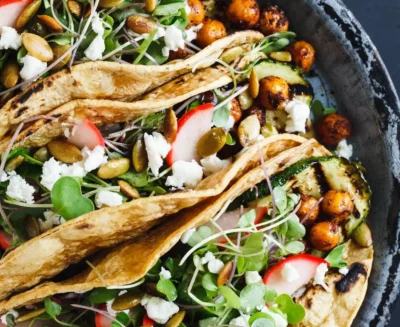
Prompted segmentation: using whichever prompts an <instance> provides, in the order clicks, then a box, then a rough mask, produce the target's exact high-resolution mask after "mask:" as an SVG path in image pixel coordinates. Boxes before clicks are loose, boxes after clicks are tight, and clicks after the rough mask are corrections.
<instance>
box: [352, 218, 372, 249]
mask: <svg viewBox="0 0 400 327" xmlns="http://www.w3.org/2000/svg"><path fill="white" fill-rule="evenodd" d="M351 237H352V238H353V240H354V241H356V242H357V243H358V244H359V245H361V246H362V247H365V248H367V247H370V246H371V245H372V233H371V230H370V229H369V227H368V225H367V224H366V223H362V224H361V225H360V226H358V227H357V229H356V230H355V231H354V232H353V234H352V235H351Z"/></svg>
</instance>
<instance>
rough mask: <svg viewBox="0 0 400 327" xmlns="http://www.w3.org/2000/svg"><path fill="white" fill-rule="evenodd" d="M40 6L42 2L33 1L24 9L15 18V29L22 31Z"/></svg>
mask: <svg viewBox="0 0 400 327" xmlns="http://www.w3.org/2000/svg"><path fill="white" fill-rule="evenodd" d="M41 5H42V0H35V1H33V2H32V3H31V4H30V5H29V6H28V7H26V8H25V9H24V10H23V11H22V13H21V14H20V15H19V17H18V18H17V21H16V23H15V27H16V29H17V30H22V29H23V28H24V27H25V25H26V24H28V22H29V21H30V20H31V18H32V17H33V16H35V14H36V13H37V11H38V10H39V8H40V6H41Z"/></svg>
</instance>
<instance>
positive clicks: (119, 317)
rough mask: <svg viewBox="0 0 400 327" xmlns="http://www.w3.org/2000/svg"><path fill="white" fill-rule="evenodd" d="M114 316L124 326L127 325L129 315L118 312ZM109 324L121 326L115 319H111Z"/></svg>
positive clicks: (116, 326) (114, 326) (113, 326)
mask: <svg viewBox="0 0 400 327" xmlns="http://www.w3.org/2000/svg"><path fill="white" fill-rule="evenodd" d="M115 318H116V319H117V321H119V322H120V323H121V324H123V325H124V326H127V325H128V324H129V322H130V320H129V316H128V314H126V313H125V312H118V314H117V316H116V317H115ZM111 326H112V327H121V325H120V324H119V323H117V322H116V321H113V322H112V324H111Z"/></svg>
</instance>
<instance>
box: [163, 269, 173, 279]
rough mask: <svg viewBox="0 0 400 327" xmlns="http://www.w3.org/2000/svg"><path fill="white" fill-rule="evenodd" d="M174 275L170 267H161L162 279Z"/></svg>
mask: <svg viewBox="0 0 400 327" xmlns="http://www.w3.org/2000/svg"><path fill="white" fill-rule="evenodd" d="M171 277H172V275H171V272H170V271H169V270H168V269H165V268H164V267H161V272H160V278H162V279H171Z"/></svg>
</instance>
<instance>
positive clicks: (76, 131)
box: [68, 119, 104, 150]
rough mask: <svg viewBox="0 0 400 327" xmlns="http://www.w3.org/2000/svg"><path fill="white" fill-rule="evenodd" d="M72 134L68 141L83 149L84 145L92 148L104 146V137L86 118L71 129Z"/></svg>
mask: <svg viewBox="0 0 400 327" xmlns="http://www.w3.org/2000/svg"><path fill="white" fill-rule="evenodd" d="M72 133H73V135H72V136H71V137H70V138H68V142H69V143H72V144H74V145H76V146H77V147H78V148H80V149H83V148H84V147H85V146H86V147H88V148H89V149H90V150H93V149H94V148H95V147H96V146H98V145H99V146H102V147H104V137H103V135H101V133H100V131H99V130H98V129H97V127H96V126H95V125H94V124H93V123H92V122H91V121H90V120H88V119H85V120H83V121H82V122H81V123H80V124H79V125H77V126H75V127H74V128H73V130H72Z"/></svg>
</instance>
